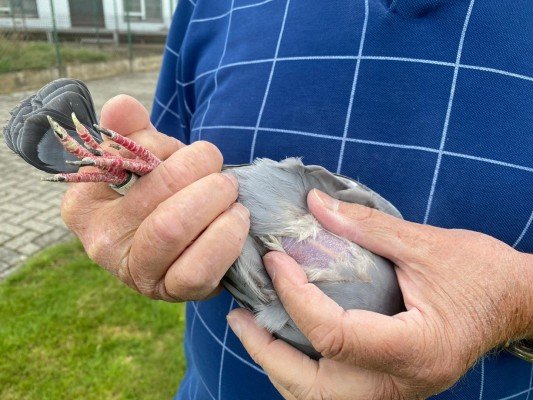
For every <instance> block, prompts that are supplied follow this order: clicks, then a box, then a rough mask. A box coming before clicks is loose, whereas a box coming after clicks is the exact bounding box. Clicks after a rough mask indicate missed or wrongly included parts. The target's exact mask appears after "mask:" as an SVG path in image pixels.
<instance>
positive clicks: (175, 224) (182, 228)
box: [149, 206, 189, 248]
mask: <svg viewBox="0 0 533 400" xmlns="http://www.w3.org/2000/svg"><path fill="white" fill-rule="evenodd" d="M151 225H152V226H151V232H152V235H150V236H151V237H150V238H149V240H153V241H154V244H155V247H156V248H157V247H168V246H169V245H170V246H172V245H178V244H179V243H180V242H181V241H182V240H183V238H184V237H185V236H186V234H187V232H188V230H189V228H188V226H187V224H186V219H185V218H181V217H180V216H173V217H172V218H171V216H170V215H168V213H166V212H165V211H164V210H163V209H161V208H160V206H158V208H157V209H156V210H155V212H154V213H153V215H152V218H151Z"/></svg>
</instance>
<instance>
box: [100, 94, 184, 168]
mask: <svg viewBox="0 0 533 400" xmlns="http://www.w3.org/2000/svg"><path fill="white" fill-rule="evenodd" d="M100 124H101V125H102V126H104V127H106V128H108V129H111V130H113V131H116V132H118V133H120V134H121V135H123V136H128V137H129V138H130V139H132V140H134V141H135V142H136V143H138V144H140V145H141V146H143V147H145V148H147V149H148V150H150V151H151V152H152V153H154V154H155V155H156V156H157V157H159V158H160V159H162V160H166V159H167V158H168V157H169V156H170V155H171V154H172V153H174V152H175V151H177V150H179V149H180V148H182V147H184V146H185V145H184V144H183V143H181V142H180V141H179V140H177V139H175V138H173V137H170V136H167V135H164V134H162V133H160V132H158V131H157V129H156V128H155V127H154V126H153V125H152V124H151V122H150V115H149V114H148V110H147V109H146V108H145V107H144V106H143V105H142V104H141V103H140V102H139V101H138V100H137V99H135V98H133V97H131V96H128V95H125V94H121V95H118V96H115V97H113V98H111V99H110V100H108V101H107V102H106V103H105V104H104V106H103V107H102V113H101V117H100Z"/></svg>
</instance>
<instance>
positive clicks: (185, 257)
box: [61, 95, 250, 301]
mask: <svg viewBox="0 0 533 400" xmlns="http://www.w3.org/2000/svg"><path fill="white" fill-rule="evenodd" d="M125 116H126V117H125ZM100 122H101V125H102V126H105V127H106V128H109V129H111V130H113V131H116V132H118V133H120V134H122V135H124V136H126V137H128V138H130V139H132V140H134V141H135V142H136V143H137V144H139V145H142V146H144V147H145V148H146V149H148V150H149V151H151V152H152V153H153V154H154V155H155V156H157V157H158V158H159V159H160V160H162V162H161V163H160V164H159V165H157V166H156V167H155V169H154V170H153V171H152V172H150V173H149V174H147V175H145V176H142V177H140V178H139V180H138V181H137V182H136V183H135V185H133V187H132V188H131V190H130V191H129V192H128V193H127V194H126V195H125V196H120V195H119V194H117V193H116V192H115V191H114V190H112V189H111V188H110V187H109V185H108V184H107V183H103V182H102V183H76V184H71V185H70V187H69V189H68V191H67V193H66V194H65V197H64V199H63V203H62V206H61V215H62V217H63V219H64V221H65V223H66V224H67V226H68V227H69V228H70V229H71V230H72V231H73V232H74V233H75V234H76V235H77V236H78V237H79V238H80V240H81V242H82V243H83V246H84V247H85V250H86V251H87V254H88V255H89V257H90V258H91V259H93V260H94V261H95V262H96V263H98V264H99V265H100V266H102V267H104V268H105V269H107V270H108V271H109V272H111V273H112V274H113V275H116V276H117V277H118V278H119V279H120V280H122V281H123V282H125V283H126V284H128V285H129V286H131V287H132V288H134V289H135V290H137V291H139V292H140V293H142V294H144V295H146V296H149V297H151V298H154V299H162V300H166V301H185V300H199V299H204V298H207V297H209V296H212V295H213V294H214V293H216V292H217V291H218V290H219V289H220V279H221V278H222V277H223V276H224V274H225V273H226V271H227V269H228V268H229V267H230V266H231V264H232V263H233V262H234V261H235V260H236V259H237V257H238V256H239V254H240V252H241V249H242V246H243V244H244V240H245V238H246V236H247V234H248V229H249V224H250V222H249V213H248V210H247V209H246V208H245V207H244V206H242V205H241V204H237V203H235V201H236V199H237V194H238V182H237V181H236V179H234V178H232V177H230V176H228V175H223V174H221V168H222V155H221V153H220V151H219V150H218V149H217V148H216V147H215V146H214V145H212V144H210V143H207V142H196V143H194V144H192V145H190V146H186V145H184V144H183V143H181V142H179V141H178V140H176V139H174V138H171V137H169V136H166V135H164V134H162V133H159V132H157V130H156V129H155V128H154V127H153V125H151V123H150V119H149V115H148V111H147V110H146V109H145V108H144V107H143V106H142V105H141V104H140V103H139V102H138V101H137V100H135V99H134V98H132V97H129V96H125V95H120V96H117V97H115V98H113V99H111V100H110V101H108V102H107V103H106V104H105V105H104V107H103V109H102V113H101V120H100ZM106 149H107V147H106ZM108 150H109V151H113V150H112V149H108ZM124 152H126V153H127V151H126V150H124V149H123V150H122V155H124ZM81 171H82V172H91V171H98V170H97V169H96V168H95V167H84V168H82V169H81Z"/></svg>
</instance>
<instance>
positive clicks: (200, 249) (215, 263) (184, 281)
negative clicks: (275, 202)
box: [158, 203, 250, 301]
mask: <svg viewBox="0 0 533 400" xmlns="http://www.w3.org/2000/svg"><path fill="white" fill-rule="evenodd" d="M249 228H250V213H249V212H248V210H247V209H246V208H245V207H244V206H243V205H242V204H238V203H234V204H233V205H232V206H231V207H230V208H229V209H228V210H226V211H225V212H223V213H222V214H221V215H220V216H219V217H218V218H217V219H215V220H214V221H213V222H212V223H211V224H210V225H209V226H208V227H207V229H206V230H205V231H204V232H203V233H202V234H201V235H200V237H198V239H196V240H195V241H194V242H193V243H192V244H191V245H190V246H189V247H188V248H187V249H186V250H185V251H184V252H183V253H182V254H181V255H180V257H179V258H178V259H177V260H176V261H175V262H174V264H172V266H171V267H170V268H169V270H168V272H167V273H166V275H165V277H164V279H163V281H162V282H163V285H162V287H161V288H160V289H159V290H158V292H159V293H161V296H162V297H163V298H172V299H175V300H182V301H184V300H200V299H205V298H207V297H208V296H209V295H210V294H212V293H213V292H214V291H215V290H216V289H217V287H218V286H219V284H220V280H221V279H222V277H223V276H224V274H225V273H226V272H227V270H228V269H229V267H230V266H231V265H232V264H233V263H234V262H235V260H236V259H237V257H239V255H240V253H241V250H242V247H243V245H244V241H245V239H246V236H247V235H248V230H249Z"/></svg>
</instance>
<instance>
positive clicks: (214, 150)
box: [191, 140, 224, 169]
mask: <svg viewBox="0 0 533 400" xmlns="http://www.w3.org/2000/svg"><path fill="white" fill-rule="evenodd" d="M191 147H193V148H195V149H197V150H198V151H199V153H200V154H202V155H203V156H204V157H206V159H207V160H208V161H210V162H211V163H213V164H214V165H215V166H217V167H216V168H217V169H220V167H222V163H223V161H224V159H223V156H222V153H221V152H220V150H219V148H218V147H217V146H215V145H214V144H213V143H210V142H206V141H204V140H199V141H197V142H194V143H193V144H192V145H191Z"/></svg>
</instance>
